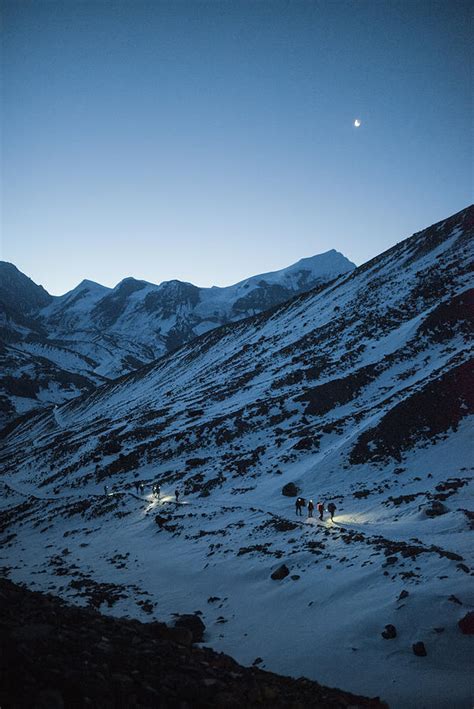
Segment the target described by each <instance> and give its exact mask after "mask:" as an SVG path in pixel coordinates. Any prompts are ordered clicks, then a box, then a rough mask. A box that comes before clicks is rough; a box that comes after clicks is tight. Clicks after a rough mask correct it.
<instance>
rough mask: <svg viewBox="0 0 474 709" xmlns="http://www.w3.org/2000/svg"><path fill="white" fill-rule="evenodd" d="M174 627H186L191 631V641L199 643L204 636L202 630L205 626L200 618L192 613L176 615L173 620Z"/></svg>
mask: <svg viewBox="0 0 474 709" xmlns="http://www.w3.org/2000/svg"><path fill="white" fill-rule="evenodd" d="M174 625H175V628H186V629H187V630H190V631H191V635H192V637H193V643H200V642H201V641H202V639H203V636H204V631H205V630H206V626H205V625H204V623H203V622H202V620H201V618H200V617H199V616H198V615H195V614H194V613H185V614H183V615H180V616H178V618H177V620H176V621H175V624H174Z"/></svg>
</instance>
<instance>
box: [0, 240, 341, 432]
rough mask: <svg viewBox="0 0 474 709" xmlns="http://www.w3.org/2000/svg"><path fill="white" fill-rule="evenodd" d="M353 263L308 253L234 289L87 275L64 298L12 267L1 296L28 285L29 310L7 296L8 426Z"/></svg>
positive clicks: (3, 395)
mask: <svg viewBox="0 0 474 709" xmlns="http://www.w3.org/2000/svg"><path fill="white" fill-rule="evenodd" d="M308 264H309V267H308ZM352 267H353V264H351V262H350V261H348V260H347V259H346V258H345V257H344V256H342V254H339V253H338V252H335V251H332V252H327V253H326V254H323V255H318V256H314V257H311V258H310V259H306V260H305V265H304V268H302V267H300V266H298V264H292V265H291V266H289V267H288V268H287V269H282V270H280V271H277V272H273V273H271V274H263V275H257V276H253V277H251V278H247V279H245V280H244V281H241V282H240V283H237V284H235V285H233V286H228V287H226V288H208V289H203V288H198V287H197V286H194V285H193V284H190V283H185V282H182V281H178V280H171V281H164V282H163V283H161V284H160V285H158V286H157V285H155V284H153V283H148V282H147V281H143V280H137V279H135V278H133V277H128V278H125V279H122V280H121V281H120V282H119V283H118V284H117V285H116V286H115V287H114V288H107V287H106V286H102V285H101V284H98V283H95V282H94V281H90V280H87V279H85V280H83V281H81V283H80V284H79V285H78V286H76V287H75V288H74V289H72V290H71V291H69V292H68V293H65V294H64V295H63V296H49V294H47V293H46V291H44V289H42V288H41V287H36V286H35V284H33V282H32V281H31V279H28V278H27V277H26V276H24V277H23V274H21V273H20V272H19V271H18V269H16V267H14V266H12V267H11V269H9V268H8V267H7V266H5V267H3V268H2V269H0V277H1V276H2V274H7V276H8V274H10V273H11V276H12V278H10V279H8V278H7V276H5V281H7V283H8V285H9V289H5V288H4V290H3V291H2V290H1V289H0V295H1V293H2V292H4V293H6V292H7V290H8V292H10V291H12V292H14V296H13V301H18V300H21V293H22V286H23V287H26V288H27V295H28V298H27V304H28V305H27V307H26V308H24V309H26V310H27V315H25V314H24V313H23V311H21V310H19V309H18V307H16V308H13V310H12V307H10V300H11V298H10V296H9V295H5V296H4V298H3V299H2V298H0V311H3V320H2V322H3V329H2V340H3V349H2V352H1V354H0V358H1V361H2V365H3V370H4V377H3V379H2V380H0V424H1V423H2V420H3V423H4V424H5V423H7V422H8V420H9V419H11V418H12V417H13V416H14V415H15V414H16V415H20V414H22V413H24V412H25V411H27V410H28V409H32V408H36V407H41V406H45V405H48V404H52V403H62V402H64V401H67V400H68V399H71V398H74V397H75V396H77V395H78V394H79V393H80V392H81V391H82V392H84V391H86V392H88V391H92V390H93V389H94V388H95V387H96V386H97V385H98V384H100V383H102V382H104V381H108V380H112V379H115V378H116V377H117V376H120V375H121V374H123V373H126V372H128V371H133V370H135V369H137V368H140V367H141V366H143V365H144V364H146V363H148V362H151V361H153V360H155V359H157V358H159V357H161V356H162V355H163V354H164V353H166V352H170V351H173V350H174V349H176V348H177V347H179V346H180V345H181V344H182V343H183V342H187V341H189V340H190V339H192V338H194V337H196V336H198V335H199V334H201V333H202V332H205V331H208V330H210V329H212V328H214V327H216V326H219V325H220V324H222V323H224V322H230V321H234V320H239V319H242V318H245V317H247V316H248V314H249V313H253V312H261V311H262V310H264V309H266V308H268V307H271V306H272V305H274V304H275V303H278V302H282V301H284V300H285V299H287V298H289V297H291V296H292V295H293V294H294V293H296V292H301V291H304V290H307V289H308V288H311V287H313V286H314V285H316V284H318V283H321V282H325V281H327V280H328V279H329V278H332V277H334V275H337V274H339V273H340V272H343V271H344V270H350V269H351V268H352ZM12 279H13V280H12ZM265 279H267V280H265ZM272 279H273V281H275V282H270V280H272ZM278 280H279V281H281V283H276V281H278ZM35 288H36V290H35ZM40 296H41V297H40ZM9 298H10V300H9ZM35 299H36V300H35ZM35 306H37V307H35ZM0 317H1V312H0Z"/></svg>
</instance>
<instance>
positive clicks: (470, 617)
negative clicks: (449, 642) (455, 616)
mask: <svg viewBox="0 0 474 709" xmlns="http://www.w3.org/2000/svg"><path fill="white" fill-rule="evenodd" d="M458 625H459V628H460V630H461V633H463V634H464V635H474V611H469V613H466V615H465V616H464V618H461V620H460V621H459V622H458Z"/></svg>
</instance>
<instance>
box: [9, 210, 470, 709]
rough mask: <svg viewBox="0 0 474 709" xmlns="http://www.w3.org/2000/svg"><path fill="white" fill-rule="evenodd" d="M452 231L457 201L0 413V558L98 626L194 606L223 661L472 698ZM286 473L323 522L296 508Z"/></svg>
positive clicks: (466, 378)
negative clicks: (295, 287)
mask: <svg viewBox="0 0 474 709" xmlns="http://www.w3.org/2000/svg"><path fill="white" fill-rule="evenodd" d="M473 232H474V208H472V207H470V208H468V209H466V210H464V211H463V212H460V213H459V214H457V215H454V216H453V217H451V218H449V219H447V220H445V221H443V222H441V223H439V224H436V225H434V226H432V227H430V228H429V229H426V230H424V231H422V232H420V233H418V234H415V235H414V236H413V237H411V238H410V239H407V240H406V241H404V242H401V243H400V244H398V245H397V246H395V247H394V248H392V249H390V250H389V251H387V252H385V253H384V254H382V255H381V256H379V257H378V258H376V259H374V260H372V261H370V262H369V263H367V264H365V265H364V266H362V267H360V268H358V269H356V270H355V271H353V272H352V273H349V274H347V275H346V276H343V277H341V278H339V279H337V280H336V281H335V282H333V283H331V284H329V285H327V286H322V287H321V288H320V289H315V290H313V291H311V292H309V293H306V294H303V295H301V296H300V297H298V298H296V299H293V300H291V301H289V302H287V303H285V304H283V305H281V306H279V307H277V308H275V309H274V310H272V311H270V312H268V313H264V314H261V315H258V316H256V317H254V318H251V319H247V320H244V321H242V322H238V323H234V324H229V325H225V326H224V327H221V328H218V329H215V330H213V331H212V332H210V333H207V334H205V335H203V336H202V337H200V338H198V339H195V340H194V341H192V342H191V343H189V344H187V345H185V346H183V347H181V348H180V349H179V350H177V351H176V352H174V353H172V354H170V355H168V356H166V357H164V358H162V359H161V360H159V361H158V362H156V363H154V364H151V365H148V366H147V367H144V368H143V369H141V370H139V371H137V372H134V373H131V374H128V375H126V376H124V377H122V378H120V379H118V380H116V381H114V382H112V383H110V384H106V385H104V386H102V387H100V388H98V389H97V390H96V391H95V392H93V393H92V394H90V395H83V396H81V397H79V398H77V399H75V400H73V401H71V402H70V403H68V404H65V405H63V406H61V407H60V408H59V409H57V410H55V411H54V412H52V411H46V412H43V413H37V414H33V415H31V416H30V417H29V418H28V419H25V420H24V421H23V422H20V423H18V425H17V426H15V427H13V428H12V429H11V430H10V431H9V433H8V434H7V435H6V436H5V438H4V440H3V447H4V456H3V461H2V462H3V475H2V478H1V481H0V484H3V486H4V496H3V498H2V505H3V513H2V516H1V518H0V521H1V525H2V527H1V528H2V533H3V548H2V552H1V554H0V557H1V558H0V564H1V565H2V566H3V567H5V570H6V572H7V573H9V575H10V576H11V578H12V579H13V580H15V581H25V582H26V583H27V584H28V585H30V586H33V587H34V588H37V589H47V590H54V591H55V592H57V593H58V594H60V595H62V596H64V597H68V598H71V599H76V600H77V601H78V602H81V601H82V602H87V601H88V600H89V601H90V599H91V598H95V599H97V594H98V593H100V594H102V596H100V598H101V599H103V605H102V609H104V610H107V608H110V609H111V610H110V611H109V612H113V613H116V614H121V613H126V614H129V615H131V616H137V617H141V618H146V617H148V616H149V617H150V618H152V617H156V618H162V619H164V620H168V619H169V618H170V617H171V616H172V614H173V613H175V612H193V611H197V610H199V611H201V612H202V614H203V615H202V617H203V620H204V622H205V624H206V626H207V634H206V638H205V640H206V642H207V643H208V644H209V645H211V646H212V647H214V648H216V649H219V650H224V651H226V652H228V653H229V654H231V655H233V656H235V657H236V659H238V660H239V661H240V662H243V663H245V664H251V663H252V662H253V661H254V660H255V659H256V658H257V657H260V658H262V665H261V666H265V667H266V668H267V669H270V670H274V671H278V672H282V673H287V674H291V675H295V676H300V675H302V674H304V675H307V676H309V677H311V678H314V679H317V680H318V681H320V682H323V683H325V684H329V685H331V684H332V685H337V686H341V687H342V688H344V689H346V690H350V691H353V692H357V693H362V694H366V695H380V696H382V697H383V698H384V699H386V700H387V701H388V702H389V703H390V705H391V706H392V707H453V706H456V707H468V706H469V707H470V706H471V704H472V699H471V696H470V690H471V687H470V678H469V674H468V669H469V667H470V663H472V648H471V639H470V638H469V637H468V636H465V635H463V634H462V633H461V632H460V629H459V628H458V626H457V622H458V621H459V620H460V619H461V618H462V617H463V616H464V615H465V614H466V613H467V611H469V610H471V609H472V607H473V605H474V596H473V592H472V583H471V577H472V574H473V571H472V568H473V565H472V558H471V556H472V550H471V547H472V545H471V544H470V543H469V542H470V536H471V528H472V521H473V511H472V494H471V480H472V465H471V456H470V455H469V453H470V448H469V444H470V433H471V431H472V414H473V413H474V397H473V391H472V369H473V366H472V358H471V351H470V346H471V341H472V304H473V297H472V280H473V279H472V260H473ZM157 479H158V480H159V481H160V483H161V488H162V498H161V499H160V500H159V501H158V500H155V499H153V497H152V495H151V484H152V482H153V481H154V480H157ZM137 481H143V482H144V484H145V486H146V487H145V491H144V493H143V494H142V493H140V492H138V494H137V492H136V489H135V485H134V483H135V482H137ZM289 482H294V483H295V484H296V485H297V486H298V488H299V489H300V491H301V494H302V495H304V497H305V498H311V497H312V498H313V499H314V501H315V502H316V501H317V500H319V499H321V500H324V501H325V502H326V503H327V502H329V501H330V500H332V501H334V502H335V504H336V507H337V510H336V515H335V519H334V521H333V522H331V521H330V520H328V515H327V513H326V514H325V519H324V520H323V521H322V522H320V521H319V520H318V519H314V518H313V519H309V518H307V517H306V514H307V513H306V509H305V511H304V516H303V517H302V518H299V517H296V515H295V508H294V498H291V497H286V496H284V495H282V486H283V485H285V484H286V483H289ZM104 484H107V485H108V486H109V494H108V495H105V494H104V490H103V486H104ZM176 487H178V488H179V490H180V492H181V498H180V501H179V504H175V502H174V490H175V488H176ZM440 505H441V507H440ZM439 511H441V512H442V514H437V512H439ZM157 522H158V523H157ZM283 563H284V564H286V566H287V567H288V570H289V574H288V575H287V576H286V577H285V578H283V579H282V580H279V581H277V580H273V579H271V578H270V575H271V573H272V572H273V571H275V570H276V569H277V568H278V567H280V566H281V565H282V564H283ZM144 601H149V604H147V603H145V604H144ZM387 624H393V625H394V626H395V627H396V630H397V636H396V637H395V638H393V639H385V638H383V637H382V635H381V633H382V631H384V628H385V626H386V625H387ZM419 641H421V642H423V643H424V645H425V647H426V651H427V655H426V657H418V656H416V655H415V654H414V653H413V651H412V645H413V644H414V643H416V642H419ZM470 653H471V654H470Z"/></svg>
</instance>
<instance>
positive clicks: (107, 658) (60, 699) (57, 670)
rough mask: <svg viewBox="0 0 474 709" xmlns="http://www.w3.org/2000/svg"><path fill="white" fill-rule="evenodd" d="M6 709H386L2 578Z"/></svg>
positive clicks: (0, 668) (182, 632)
mask: <svg viewBox="0 0 474 709" xmlns="http://www.w3.org/2000/svg"><path fill="white" fill-rule="evenodd" d="M0 673H1V682H0V706H2V708H3V709H20V707H21V708H22V709H27V708H29V707H31V708H33V707H35V709H46V708H49V709H52V708H53V707H54V709H62V708H68V707H75V708H76V707H77V709H82V708H83V707H84V708H86V707H90V706H94V707H99V706H100V707H101V709H115V708H116V707H123V709H131V708H132V707H136V708H137V709H138V708H142V709H148V708H149V709H156V708H158V707H159V709H168V708H169V709H172V708H173V707H178V706H179V707H180V709H204V708H205V709H210V708H211V707H216V709H217V708H219V709H227V708H228V709H241V707H249V708H250V707H269V708H270V707H272V708H273V707H293V709H299V708H300V707H315V709H316V708H317V709H323V708H324V709H347V708H348V707H351V709H357V708H360V709H362V708H363V707H367V708H370V707H372V708H373V709H383V707H386V706H387V705H386V704H384V703H383V702H381V701H380V700H379V699H378V698H376V699H368V698H365V697H361V696H355V695H354V694H350V693H348V692H343V691H340V690H338V689H330V688H328V687H323V686H322V685H320V684H318V683H317V682H311V681H310V680H307V679H304V678H300V679H291V678H289V677H282V676H279V675H276V674H273V673H271V672H265V671H263V670H260V669H258V668H257V667H242V666H241V665H239V664H238V663H237V662H235V660H233V659H232V658H231V657H229V656H228V655H224V654H222V653H217V652H214V651H213V650H210V649H209V648H198V647H194V646H193V637H192V634H191V632H190V631H189V630H187V629H186V628H183V627H179V626H176V627H167V626H166V625H165V624H164V623H159V622H153V623H140V622H139V621H137V620H127V619H124V618H110V617H107V616H103V615H100V614H99V613H98V612H96V611H93V610H84V609H80V608H75V607H71V606H66V605H65V604H64V603H62V602H61V601H60V600H59V599H57V598H54V597H53V596H49V595H43V594H40V593H32V592H31V591H28V590H26V589H24V588H21V587H19V586H17V585H14V584H12V583H11V582H9V581H7V580H4V579H0Z"/></svg>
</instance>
